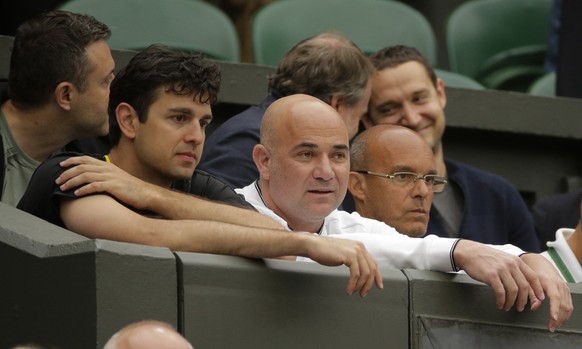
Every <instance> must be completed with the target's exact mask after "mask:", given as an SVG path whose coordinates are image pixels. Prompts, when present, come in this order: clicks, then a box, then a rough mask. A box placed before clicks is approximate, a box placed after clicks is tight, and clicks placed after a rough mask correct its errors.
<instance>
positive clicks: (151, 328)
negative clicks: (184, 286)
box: [103, 320, 194, 349]
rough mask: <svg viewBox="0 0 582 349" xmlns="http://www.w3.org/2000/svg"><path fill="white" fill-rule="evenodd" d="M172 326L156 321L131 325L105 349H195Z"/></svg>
mask: <svg viewBox="0 0 582 349" xmlns="http://www.w3.org/2000/svg"><path fill="white" fill-rule="evenodd" d="M193 348H194V347H193V346H192V345H191V344H190V343H188V341H187V340H186V339H184V337H182V335H181V334H179V333H178V332H177V331H176V330H175V329H174V328H173V327H172V326H171V325H169V324H167V323H165V322H161V321H155V320H145V321H140V322H136V323H132V324H129V325H127V326H125V327H124V328H122V329H121V330H120V331H119V332H117V333H115V334H114V335H113V336H112V337H111V338H110V339H109V341H107V343H106V344H105V347H103V349H193Z"/></svg>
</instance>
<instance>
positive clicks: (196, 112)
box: [18, 46, 382, 295]
mask: <svg viewBox="0 0 582 349" xmlns="http://www.w3.org/2000/svg"><path fill="white" fill-rule="evenodd" d="M219 83H220V74H219V71H218V68H217V67H216V66H215V65H214V64H211V63H209V62H207V61H206V60H204V59H202V58H201V56H198V55H188V54H183V53H178V52H174V51H171V50H169V49H168V48H165V47H161V46H151V47H149V48H148V49H146V50H144V51H142V52H139V53H137V54H136V55H135V56H134V57H133V58H132V60H131V61H130V62H129V64H128V65H127V66H126V67H124V68H123V69H122V70H121V71H120V72H119V73H118V75H117V77H116V78H115V80H114V81H113V83H112V85H111V99H110V107H109V111H110V124H111V128H112V132H111V137H112V141H113V143H114V146H113V148H112V149H111V152H110V153H109V154H108V155H106V156H105V157H101V156H97V157H92V156H76V155H79V154H70V153H69V154H60V155H57V156H55V157H52V158H51V159H49V160H48V161H47V162H45V163H43V164H42V165H41V166H40V167H39V168H38V170H37V171H36V173H35V174H34V176H33V178H32V180H31V183H30V186H29V187H28V189H27V192H26V193H25V195H24V197H23V198H22V200H21V201H20V203H19V205H18V208H20V209H23V210H25V211H27V212H29V213H32V214H34V215H36V216H38V217H40V218H43V219H45V220H47V221H49V222H51V223H54V224H57V225H60V226H62V227H66V228H68V229H70V230H72V231H74V232H76V233H79V234H81V235H84V236H86V237H89V238H98V239H109V240H117V241H125V242H132V243H139V244H145V245H154V246H165V247H168V248H170V249H171V250H175V251H192V252H202V253H218V254H228V255H239V256H245V257H257V258H261V257H262V258H270V257H281V256H305V257H309V258H312V259H314V260H316V261H317V262H319V263H322V264H325V265H342V264H345V265H347V266H348V267H349V268H350V272H351V276H350V280H349V283H348V287H347V289H346V292H347V293H349V294H351V293H352V292H354V291H356V292H360V294H361V295H365V294H366V293H367V292H368V291H369V289H370V288H371V287H372V286H373V284H374V282H375V283H376V285H377V286H378V287H382V280H381V276H380V272H379V270H378V268H377V265H376V262H375V261H374V260H373V258H372V257H371V256H370V255H369V253H368V252H367V251H366V249H365V248H364V247H363V245H362V244H361V243H356V242H350V241H343V240H339V239H333V238H323V237H319V236H313V235H311V234H306V233H298V234H289V233H286V231H285V229H284V228H283V227H282V226H281V225H280V224H278V223H277V222H275V221H273V220H271V219H268V218H266V217H264V216H262V215H260V214H259V213H257V212H255V211H254V210H252V209H243V208H239V207H234V206H230V205H226V204H223V203H218V202H215V201H210V200H208V198H210V199H212V198H213V197H211V196H210V195H208V193H207V190H206V187H205V186H202V185H201V184H199V183H198V184H196V187H197V188H196V190H197V191H198V192H199V193H200V196H204V198H201V197H200V196H193V195H186V194H183V193H180V192H179V191H176V190H171V189H170V188H171V187H172V186H173V185H175V183H176V182H184V181H189V180H190V178H191V177H192V176H193V173H194V172H195V169H196V165H197V164H198V161H199V159H200V155H201V153H202V149H203V147H204V139H205V129H206V126H207V125H208V124H209V123H210V122H211V120H212V109H211V103H212V102H213V101H216V99H217V94H218V87H219ZM65 170H66V171H65ZM64 171H65V172H64ZM223 189H224V193H227V192H230V196H231V197H232V198H233V200H237V199H238V200H239V202H240V200H241V198H240V197H239V196H237V195H236V194H235V193H234V192H233V191H232V189H230V188H228V187H226V186H225V185H223ZM224 193H223V194H224ZM227 194H228V193H227ZM214 199H217V198H214ZM218 199H223V198H222V197H221V198H218Z"/></svg>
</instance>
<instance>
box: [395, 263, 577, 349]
mask: <svg viewBox="0 0 582 349" xmlns="http://www.w3.org/2000/svg"><path fill="white" fill-rule="evenodd" d="M404 273H405V274H406V276H407V278H408V279H409V287H410V329H411V348H418V349H429V348H430V349H433V348H495V347H497V348H540V349H542V348H544V349H547V348H580V343H582V312H580V311H579V309H580V305H582V285H578V284H570V285H569V286H570V289H571V291H572V296H573V300H574V304H575V305H574V307H575V308H578V309H577V310H575V311H574V313H573V315H572V317H571V318H570V320H569V321H568V322H567V323H566V324H565V325H564V326H562V327H561V328H560V329H559V331H557V332H555V333H550V332H549V331H548V330H547V324H548V322H549V319H550V316H549V303H548V302H547V301H545V302H544V303H543V305H542V307H541V308H540V309H539V310H537V311H535V312H533V311H530V310H525V311H523V312H521V313H520V312H517V311H516V310H515V309H512V310H510V311H508V312H505V311H503V310H497V308H496V306H495V297H494V296H493V292H492V291H491V289H490V288H489V287H485V286H484V285H483V284H481V283H479V282H477V281H474V280H473V279H471V278H470V277H468V276H467V275H455V274H446V273H433V272H425V271H419V270H405V271H404ZM526 309H528V308H527V307H526Z"/></svg>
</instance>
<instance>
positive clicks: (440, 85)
mask: <svg viewBox="0 0 582 349" xmlns="http://www.w3.org/2000/svg"><path fill="white" fill-rule="evenodd" d="M436 90H437V97H438V99H439V102H440V104H441V108H443V109H445V107H446V106H447V95H446V93H445V82H444V81H443V79H441V78H437V86H436Z"/></svg>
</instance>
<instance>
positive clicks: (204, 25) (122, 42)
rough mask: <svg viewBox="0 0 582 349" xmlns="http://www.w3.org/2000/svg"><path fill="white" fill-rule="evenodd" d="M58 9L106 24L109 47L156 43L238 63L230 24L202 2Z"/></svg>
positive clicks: (119, 0)
mask: <svg viewBox="0 0 582 349" xmlns="http://www.w3.org/2000/svg"><path fill="white" fill-rule="evenodd" d="M59 9H61V10H66V11H71V12H78V13H87V14H90V15H92V16H94V17H95V18H97V19H98V20H100V21H102V22H103V23H105V24H107V25H108V26H109V28H110V29H111V33H112V35H111V39H110V40H109V45H110V46H111V47H112V48H116V49H126V50H142V49H144V48H145V47H147V46H149V45H151V44H154V43H160V44H164V45H167V46H170V47H173V48H176V49H180V50H185V51H195V52H201V53H203V54H205V55H206V56H208V57H210V58H214V59H220V60H226V61H231V62H240V43H239V40H238V35H237V33H236V30H235V28H234V25H233V23H232V22H231V21H230V19H229V18H228V16H227V15H226V14H225V13H223V12H222V11H221V10H220V9H218V8H217V7H215V6H213V5H210V4H207V3H204V2H202V1H194V0H72V1H69V2H66V3H64V4H63V5H61V6H60V7H59Z"/></svg>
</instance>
